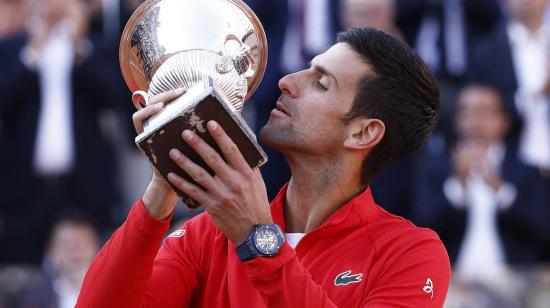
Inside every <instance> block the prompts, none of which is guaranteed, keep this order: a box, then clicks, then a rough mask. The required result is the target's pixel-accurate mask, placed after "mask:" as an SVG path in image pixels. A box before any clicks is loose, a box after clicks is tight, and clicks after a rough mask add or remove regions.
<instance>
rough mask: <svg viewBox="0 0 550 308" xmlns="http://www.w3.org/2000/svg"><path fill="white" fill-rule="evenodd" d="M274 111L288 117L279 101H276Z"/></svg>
mask: <svg viewBox="0 0 550 308" xmlns="http://www.w3.org/2000/svg"><path fill="white" fill-rule="evenodd" d="M275 110H277V111H280V112H282V113H284V114H285V115H287V116H290V114H289V113H288V112H287V111H286V109H285V108H284V106H283V103H282V102H281V100H280V99H279V100H278V101H277V103H276V104H275Z"/></svg>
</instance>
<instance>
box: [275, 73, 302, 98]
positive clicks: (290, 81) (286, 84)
mask: <svg viewBox="0 0 550 308" xmlns="http://www.w3.org/2000/svg"><path fill="white" fill-rule="evenodd" d="M298 73H299V72H296V73H292V74H288V75H286V76H284V77H283V78H281V79H280V80H279V89H281V91H282V92H283V93H286V94H288V95H289V96H290V97H292V98H296V97H297V96H298V93H299V85H298V82H297V81H298V79H297V78H296V77H297V75H298Z"/></svg>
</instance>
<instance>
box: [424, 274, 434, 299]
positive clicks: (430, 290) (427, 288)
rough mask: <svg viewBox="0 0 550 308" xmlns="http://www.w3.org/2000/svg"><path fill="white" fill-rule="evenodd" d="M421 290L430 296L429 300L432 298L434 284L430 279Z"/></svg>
mask: <svg viewBox="0 0 550 308" xmlns="http://www.w3.org/2000/svg"><path fill="white" fill-rule="evenodd" d="M422 290H424V292H426V293H428V294H430V295H431V297H430V299H433V298H434V284H433V282H432V280H431V279H430V278H428V279H427V280H426V285H425V286H424V288H423V289H422Z"/></svg>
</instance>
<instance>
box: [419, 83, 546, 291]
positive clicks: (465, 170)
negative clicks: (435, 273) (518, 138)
mask: <svg viewBox="0 0 550 308" xmlns="http://www.w3.org/2000/svg"><path fill="white" fill-rule="evenodd" d="M455 126H456V131H457V135H458V141H457V143H456V146H455V147H454V150H453V151H452V153H451V155H448V154H447V153H441V155H430V156H428V157H427V158H428V159H427V160H426V163H425V164H423V166H422V170H423V172H422V173H421V174H420V178H419V179H417V180H416V181H415V183H416V185H417V187H416V189H417V190H416V191H417V192H418V194H417V198H416V202H415V203H416V207H415V208H416V211H415V212H416V217H415V222H416V223H418V224H419V225H421V226H429V227H433V228H434V229H435V230H436V231H437V232H438V233H439V234H440V236H441V238H442V240H443V242H444V243H445V245H446V247H447V249H448V251H449V255H450V257H451V260H452V261H453V263H454V265H455V276H458V277H460V279H462V280H466V281H474V282H482V283H488V284H495V283H497V282H499V281H502V278H503V275H506V274H507V272H506V269H507V265H509V264H514V265H517V264H521V265H525V264H533V263H535V262H537V261H540V254H541V248H542V246H543V241H544V238H545V236H547V234H548V217H549V216H548V206H547V204H548V193H547V191H546V189H545V186H544V182H543V180H542V179H541V177H540V176H539V174H538V172H537V170H536V169H535V168H531V167H528V166H526V165H524V164H522V163H521V162H520V161H519V160H518V158H517V155H515V153H514V151H513V148H511V147H509V146H508V145H507V144H506V143H505V137H506V135H507V133H508V131H509V127H510V119H509V117H508V115H507V114H506V112H505V109H504V106H503V102H502V99H501V96H500V94H499V93H498V92H497V91H496V90H495V89H494V88H492V87H489V86H484V85H469V86H467V87H466V88H464V89H463V90H462V91H461V92H460V95H459V97H458V101H457V112H456V117H455ZM504 278H506V276H504Z"/></svg>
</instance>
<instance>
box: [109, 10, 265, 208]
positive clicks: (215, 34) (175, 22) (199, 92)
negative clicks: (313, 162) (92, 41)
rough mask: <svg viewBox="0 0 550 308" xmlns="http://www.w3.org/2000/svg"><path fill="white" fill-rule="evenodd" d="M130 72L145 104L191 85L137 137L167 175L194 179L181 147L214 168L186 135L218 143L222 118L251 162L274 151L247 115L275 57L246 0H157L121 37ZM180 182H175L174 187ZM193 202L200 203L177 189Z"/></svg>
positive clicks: (123, 62) (137, 102) (136, 97)
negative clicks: (179, 161)
mask: <svg viewBox="0 0 550 308" xmlns="http://www.w3.org/2000/svg"><path fill="white" fill-rule="evenodd" d="M119 60H120V67H121V70H122V74H123V76H124V80H125V82H126V84H127V85H128V87H129V88H130V91H132V93H133V95H132V102H133V103H134V106H135V107H136V108H137V109H140V108H142V107H143V106H145V105H147V104H148V101H149V99H150V98H151V97H152V96H154V95H157V94H160V93H163V92H166V91H168V90H172V89H178V88H183V89H184V90H186V92H185V93H184V94H183V95H182V96H180V97H178V98H176V99H175V100H174V101H172V102H170V103H169V104H167V105H166V106H165V108H164V110H162V111H160V112H159V113H158V114H157V115H155V116H154V117H152V118H151V119H149V120H148V121H146V123H144V132H143V133H142V134H140V135H139V136H137V137H136V144H137V145H138V147H139V148H140V149H141V150H142V152H144V153H145V154H146V155H147V157H148V158H149V160H150V161H151V163H152V164H153V165H154V166H155V167H156V168H157V169H158V170H159V171H160V172H161V174H163V175H164V176H166V175H167V174H168V173H169V172H176V173H178V174H180V176H182V177H184V178H186V179H187V180H189V181H191V182H194V181H193V179H191V178H190V177H189V176H188V175H187V174H185V173H183V172H182V171H180V170H179V168H178V167H177V166H176V165H175V164H174V163H173V162H172V161H171V159H170V158H169V157H168V151H169V150H170V149H171V148H178V149H180V151H182V152H183V153H185V154H186V155H187V156H189V157H190V158H191V159H192V160H193V161H195V162H196V163H198V164H199V165H201V166H203V167H204V168H205V169H206V170H207V171H209V172H210V173H211V174H213V171H212V170H210V168H208V166H207V164H206V163H205V162H204V161H203V160H202V159H201V158H200V157H199V156H198V155H197V154H196V153H195V152H194V151H193V150H192V149H191V148H189V147H188V146H187V145H186V144H185V143H184V142H183V141H182V140H181V132H182V131H183V130H184V129H192V130H194V131H195V132H196V133H197V134H199V135H200V136H201V137H202V138H203V139H204V140H205V141H206V142H208V143H209V144H210V145H211V146H212V147H213V148H214V149H216V150H218V151H219V148H218V147H217V145H216V143H215V142H214V140H213V139H212V138H211V136H210V135H209V134H208V133H207V132H206V130H205V127H206V123H207V122H208V121H209V120H215V121H217V122H218V123H220V125H221V126H222V127H223V128H224V130H225V131H226V132H227V133H228V135H229V136H230V137H231V138H232V139H233V141H234V142H235V143H236V144H237V147H238V148H239V149H240V151H241V152H242V153H243V155H244V157H245V159H246V160H247V161H248V163H249V165H250V166H251V167H258V166H260V165H262V164H263V163H265V162H266V161H267V157H266V155H265V153H264V152H263V151H262V149H261V148H260V147H259V145H258V143H257V142H256V137H255V135H254V134H253V133H252V131H251V130H250V128H249V127H248V125H247V124H246V122H244V120H243V119H242V117H241V115H240V112H241V110H242V107H243V104H244V102H245V101H246V100H247V99H248V98H250V96H251V95H252V94H253V93H254V91H255V90H256V88H257V87H258V85H259V83H260V81H261V79H262V77H263V74H264V72H265V68H266V64H267V40H266V37H265V32H264V30H263V27H262V25H261V23H260V21H259V20H258V18H257V17H256V15H255V14H254V12H253V11H252V10H251V9H250V8H249V7H248V6H247V5H246V4H245V3H244V2H242V1H239V0H149V1H146V2H144V3H143V4H142V5H141V6H140V7H139V8H138V9H137V10H136V11H135V12H134V14H133V15H132V17H131V18H130V20H129V21H128V23H127V24H126V27H125V28H124V32H123V34H122V38H121V41H120V49H119ZM173 188H174V189H175V187H173ZM175 190H176V192H177V193H178V194H179V195H180V197H181V198H182V200H183V201H184V203H185V204H186V205H187V206H188V207H189V208H192V209H193V208H196V207H198V206H200V204H198V203H197V202H196V201H195V200H193V199H192V198H190V197H189V196H187V195H185V194H184V193H182V192H181V191H178V190H177V189H175Z"/></svg>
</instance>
